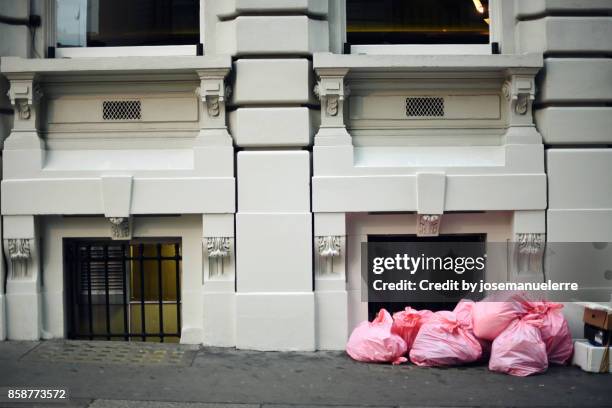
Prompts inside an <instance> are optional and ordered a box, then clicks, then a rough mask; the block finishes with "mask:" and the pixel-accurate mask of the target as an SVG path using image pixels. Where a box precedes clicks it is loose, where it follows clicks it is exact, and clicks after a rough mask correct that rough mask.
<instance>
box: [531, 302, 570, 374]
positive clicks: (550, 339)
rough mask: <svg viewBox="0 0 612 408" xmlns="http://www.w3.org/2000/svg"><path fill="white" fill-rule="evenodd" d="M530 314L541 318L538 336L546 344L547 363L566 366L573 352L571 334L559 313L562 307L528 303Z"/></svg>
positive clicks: (550, 303) (561, 314) (563, 317)
mask: <svg viewBox="0 0 612 408" xmlns="http://www.w3.org/2000/svg"><path fill="white" fill-rule="evenodd" d="M530 306H531V309H530V313H536V314H538V315H540V316H541V318H542V326H541V327H540V334H541V335H542V341H543V342H544V344H546V353H547V354H548V362H549V363H552V364H567V363H569V361H570V359H571V358H572V354H573V352H574V342H573V340H572V334H571V332H570V329H569V325H568V324H567V320H565V316H563V313H562V312H561V309H562V308H563V305H562V304H560V303H554V302H546V301H544V302H530Z"/></svg>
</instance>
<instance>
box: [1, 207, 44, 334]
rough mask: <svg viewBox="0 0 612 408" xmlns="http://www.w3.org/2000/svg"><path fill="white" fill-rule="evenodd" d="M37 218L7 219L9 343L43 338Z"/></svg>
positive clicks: (5, 247) (5, 241)
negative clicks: (10, 341)
mask: <svg viewBox="0 0 612 408" xmlns="http://www.w3.org/2000/svg"><path fill="white" fill-rule="evenodd" d="M35 221H36V220H35V218H34V216H31V215H27V216H4V219H3V222H4V237H3V238H4V242H3V245H4V253H5V255H6V258H7V266H8V273H7V280H6V315H5V316H6V335H7V338H8V339H9V340H38V339H40V336H41V331H42V328H41V321H42V319H41V296H40V282H41V276H40V266H39V265H40V259H39V248H38V246H39V245H38V236H37V231H36V225H35Z"/></svg>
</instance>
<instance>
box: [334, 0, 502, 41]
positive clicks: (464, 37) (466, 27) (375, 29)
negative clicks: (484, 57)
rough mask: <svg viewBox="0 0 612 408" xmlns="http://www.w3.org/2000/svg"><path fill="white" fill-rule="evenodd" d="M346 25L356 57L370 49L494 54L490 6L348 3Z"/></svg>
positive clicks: (478, 2) (475, 2) (474, 2)
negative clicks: (445, 50) (472, 51)
mask: <svg viewBox="0 0 612 408" xmlns="http://www.w3.org/2000/svg"><path fill="white" fill-rule="evenodd" d="M346 22H347V42H348V43H349V44H350V45H351V46H352V52H353V53H355V51H356V50H357V51H364V52H366V53H367V52H368V51H369V50H372V49H375V48H373V47H372V46H377V47H381V46H382V49H386V50H392V49H396V50H398V49H399V50H401V49H404V50H408V53H410V52H409V51H410V49H413V50H415V53H427V52H424V51H427V50H432V52H433V53H435V52H436V50H442V49H447V50H451V51H453V50H454V51H458V52H467V53H471V52H470V50H481V51H483V52H485V53H487V52H488V53H490V42H491V41H490V23H491V19H490V16H489V1H488V0H377V1H371V0H346ZM389 46H391V47H389ZM400 53H401V51H400ZM451 53H454V52H451ZM477 53H481V52H477Z"/></svg>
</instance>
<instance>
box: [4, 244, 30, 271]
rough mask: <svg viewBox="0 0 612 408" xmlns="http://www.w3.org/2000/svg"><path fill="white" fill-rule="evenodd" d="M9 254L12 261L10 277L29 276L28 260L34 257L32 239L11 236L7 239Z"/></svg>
mask: <svg viewBox="0 0 612 408" xmlns="http://www.w3.org/2000/svg"><path fill="white" fill-rule="evenodd" d="M7 249H8V256H9V259H10V261H11V267H10V268H9V270H10V274H9V279H20V278H27V277H28V276H29V273H28V261H29V260H30V258H31V257H32V251H31V249H30V239H27V238H11V239H8V240H7Z"/></svg>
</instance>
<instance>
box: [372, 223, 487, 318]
mask: <svg viewBox="0 0 612 408" xmlns="http://www.w3.org/2000/svg"><path fill="white" fill-rule="evenodd" d="M368 242H401V243H409V242H418V243H428V242H431V243H432V244H436V243H451V244H452V243H470V244H474V245H470V248H472V249H473V250H475V251H476V252H477V254H474V256H481V255H484V254H485V253H486V242H487V235H486V234H445V235H439V236H436V237H419V236H417V235H368ZM456 305H457V302H368V320H370V321H372V320H373V319H374V318H375V317H376V314H377V313H378V311H379V310H380V309H382V308H384V309H386V310H387V311H388V312H389V313H391V314H393V313H395V312H398V311H401V310H404V309H405V308H406V307H407V306H410V307H412V308H415V309H417V310H421V309H428V310H431V311H434V312H437V311H440V310H453V309H454V308H455V306H456Z"/></svg>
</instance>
